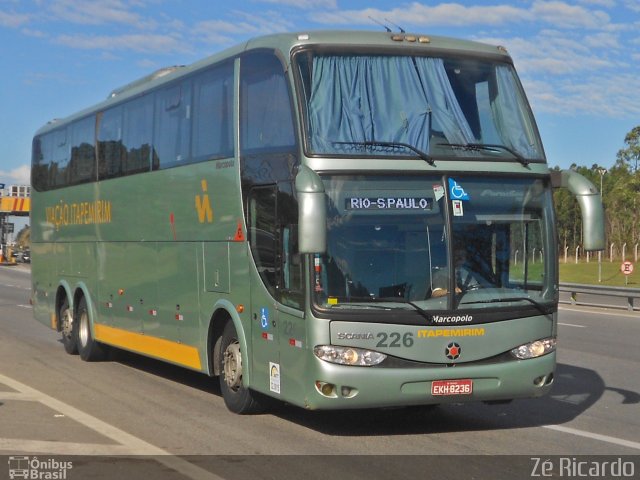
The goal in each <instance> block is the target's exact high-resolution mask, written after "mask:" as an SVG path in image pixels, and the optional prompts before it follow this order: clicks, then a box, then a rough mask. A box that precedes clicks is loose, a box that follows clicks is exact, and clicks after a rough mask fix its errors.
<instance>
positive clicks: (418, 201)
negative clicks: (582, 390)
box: [313, 175, 556, 311]
mask: <svg viewBox="0 0 640 480" xmlns="http://www.w3.org/2000/svg"><path fill="white" fill-rule="evenodd" d="M324 182H325V189H326V192H327V202H328V205H327V228H328V234H327V251H326V253H325V254H322V255H316V258H315V265H314V267H315V268H314V279H313V284H314V285H315V303H316V306H317V307H319V308H320V309H342V310H357V309H376V310H380V311H383V310H398V309H407V310H408V309H416V308H419V309H425V310H428V311H433V310H452V309H460V310H462V309H478V308H486V307H487V306H488V304H490V306H492V307H495V308H501V307H504V308H514V307H518V308H519V307H523V306H526V307H528V308H540V307H541V306H544V305H546V306H549V305H550V304H552V303H553V302H554V300H555V288H554V285H555V281H556V280H555V278H556V275H555V266H554V258H555V257H554V255H553V253H552V254H551V255H547V252H553V247H552V245H553V213H552V211H551V198H550V195H551V193H550V189H549V187H548V186H547V185H546V184H545V183H544V182H543V181H542V180H540V179H524V178H522V179H513V178H497V179H496V178H483V177H477V178H470V177H455V178H454V177H445V178H442V177H436V176H424V177H420V178H409V177H401V176H398V177H389V176H386V177H381V176H377V177H374V176H337V175H336V176H329V177H324ZM445 189H447V191H446V192H445ZM454 197H458V198H454ZM447 198H448V199H449V200H447ZM447 209H450V212H449V213H448V214H447V212H446V210H447ZM447 218H451V219H452V220H451V223H450V224H448V223H447ZM450 232H451V233H450ZM450 272H454V273H450Z"/></svg>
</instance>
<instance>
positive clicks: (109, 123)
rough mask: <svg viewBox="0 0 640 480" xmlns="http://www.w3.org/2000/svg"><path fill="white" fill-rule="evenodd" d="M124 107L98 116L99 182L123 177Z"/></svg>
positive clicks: (112, 109)
mask: <svg viewBox="0 0 640 480" xmlns="http://www.w3.org/2000/svg"><path fill="white" fill-rule="evenodd" d="M123 158H124V147H123V146H122V107H115V108H111V109H109V110H106V111H104V112H101V113H99V114H98V180H102V179H105V178H113V177H119V176H120V175H122V159H123Z"/></svg>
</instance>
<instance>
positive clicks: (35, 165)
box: [31, 133, 53, 192]
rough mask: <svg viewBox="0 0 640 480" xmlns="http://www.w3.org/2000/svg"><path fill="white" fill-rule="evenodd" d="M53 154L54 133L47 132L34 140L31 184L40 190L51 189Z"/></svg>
mask: <svg viewBox="0 0 640 480" xmlns="http://www.w3.org/2000/svg"><path fill="white" fill-rule="evenodd" d="M52 156H53V134H51V133H47V134H46V135H42V136H40V137H37V138H35V139H34V140H33V150H32V158H31V164H32V168H31V185H32V186H33V188H35V189H36V190H37V191H39V192H44V191H46V190H49V189H50V188H51V187H52V186H51V184H50V183H49V168H50V167H51V158H52Z"/></svg>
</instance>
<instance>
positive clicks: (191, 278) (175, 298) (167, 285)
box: [143, 242, 200, 346]
mask: <svg viewBox="0 0 640 480" xmlns="http://www.w3.org/2000/svg"><path fill="white" fill-rule="evenodd" d="M197 246H198V244H197V243H194V242H179V243H159V244H158V254H157V258H156V261H157V266H156V271H157V282H158V285H157V288H158V302H157V307H154V308H157V316H154V315H152V314H150V312H147V314H146V315H145V317H144V321H143V327H144V332H145V334H148V335H153V336H154V337H160V338H167V339H169V340H177V341H179V342H181V343H184V344H186V345H193V346H197V345H199V335H200V314H199V310H200V309H199V299H198V254H197V250H198V248H197Z"/></svg>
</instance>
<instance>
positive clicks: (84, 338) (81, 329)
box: [76, 297, 106, 362]
mask: <svg viewBox="0 0 640 480" xmlns="http://www.w3.org/2000/svg"><path fill="white" fill-rule="evenodd" d="M76 318H77V319H78V351H79V352H80V358H82V360H84V361H85V362H95V361H99V360H104V358H105V356H106V346H105V345H102V344H101V343H99V342H96V341H95V340H94V339H93V336H92V335H91V324H90V323H89V309H88V308H87V301H86V300H85V299H84V297H83V298H82V299H81V300H80V303H79V304H78V310H77V312H76Z"/></svg>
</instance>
